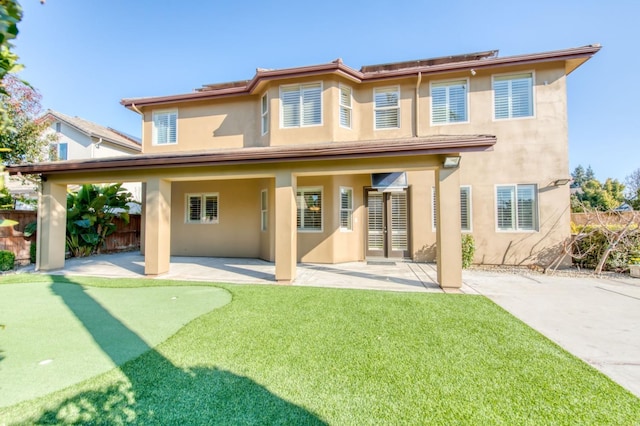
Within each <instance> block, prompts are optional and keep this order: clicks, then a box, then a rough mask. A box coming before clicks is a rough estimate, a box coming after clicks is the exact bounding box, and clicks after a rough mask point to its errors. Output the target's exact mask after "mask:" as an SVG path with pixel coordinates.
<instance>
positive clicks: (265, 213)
mask: <svg viewBox="0 0 640 426" xmlns="http://www.w3.org/2000/svg"><path fill="white" fill-rule="evenodd" d="M268 228H269V192H268V191H267V190H266V189H263V190H262V191H260V230H261V231H262V232H265V231H267V230H268Z"/></svg>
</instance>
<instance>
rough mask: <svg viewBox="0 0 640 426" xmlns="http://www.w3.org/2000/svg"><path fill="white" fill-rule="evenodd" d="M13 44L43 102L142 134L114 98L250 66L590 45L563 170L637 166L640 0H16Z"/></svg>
mask: <svg viewBox="0 0 640 426" xmlns="http://www.w3.org/2000/svg"><path fill="white" fill-rule="evenodd" d="M21 4H22V6H23V9H24V19H23V21H22V23H21V24H20V26H19V29H20V34H19V36H18V39H17V41H16V46H17V48H16V52H17V53H18V55H20V58H21V62H22V63H23V64H25V65H26V67H27V68H26V69H25V71H23V72H22V77H23V78H24V79H26V80H27V81H29V82H30V83H31V84H32V85H33V86H34V87H36V88H37V89H38V90H39V91H40V92H41V94H42V95H43V106H44V107H45V108H51V109H55V110H58V111H60V112H63V113H65V114H69V115H77V116H80V117H83V118H85V119H88V120H91V121H95V122H97V123H99V124H102V125H105V126H110V127H114V128H116V129H118V130H121V131H124V132H127V133H130V134H133V135H136V136H140V133H141V130H140V129H141V121H140V117H139V116H138V115H137V114H135V113H133V112H131V111H129V110H127V109H125V108H124V107H122V106H121V105H120V103H119V102H120V99H122V98H131V97H142V96H159V95H169V94H176V93H185V92H190V91H192V90H193V89H194V88H196V87H199V86H201V85H203V84H207V83H216V82H224V81H233V80H243V79H249V78H251V77H252V76H253V74H254V72H255V69H256V68H257V67H260V68H285V67H292V66H302V65H310V64H317V63H325V62H329V61H331V60H334V59H336V58H339V57H340V58H342V59H343V61H344V62H345V63H346V64H347V65H349V66H351V67H353V68H359V67H360V66H362V65H366V64H376V63H385V62H394V61H402V60H410V59H421V58H428V57H434V56H445V55H453V54H459V53H467V52H477V51H484V50H491V49H499V50H500V56H508V55H516V54H522V53H534V52H544V51H549V50H558V49H563V48H568V47H578V46H583V45H587V44H592V43H600V44H602V45H603V49H602V50H601V51H600V52H599V53H598V54H597V55H596V56H595V57H593V58H592V59H591V60H590V61H588V62H587V63H586V64H584V65H583V66H582V67H580V68H578V69H577V70H576V71H575V72H574V73H572V74H571V75H570V76H569V79H568V96H569V141H570V158H571V169H573V168H574V167H575V166H577V165H578V164H582V165H584V166H585V167H586V166H587V165H589V164H590V165H591V166H592V167H593V169H594V171H595V173H596V177H597V178H599V179H605V178H607V177H613V178H617V179H620V180H623V179H624V177H625V176H627V175H629V174H630V173H631V172H632V171H633V170H635V169H637V168H640V138H639V137H638V134H639V133H640V132H638V130H637V128H636V127H635V126H632V124H635V123H636V120H638V115H637V114H638V111H639V108H638V106H637V104H636V102H638V101H639V100H640V84H639V83H638V78H637V76H635V73H636V72H638V70H639V69H640V60H639V59H638V58H639V57H640V56H639V55H638V53H637V52H636V50H635V47H636V46H637V44H638V42H640V23H639V22H638V17H639V16H640V1H636V0H627V1H625V0H617V1H616V0H613V1H608V2H604V1H590V0H585V1H558V0H554V1H547V0H538V1H535V2H531V1H526V2H525V1H517V0H510V1H493V0H485V1H450V2H431V1H405V0H394V1H389V0H386V1H378V0H372V1H367V2H348V1H344V0H343V1H335V0H325V1H322V2H314V1H309V2H301V1H297V2H293V1H280V0H276V1H260V2H254V1H243V0H235V1H213V0H210V1H205V0H200V1H195V0H191V1H182V2H178V1H165V0H102V1H93V0H91V1H86V0H83V1H81V0H75V1H73V0H47V2H46V4H45V5H41V4H40V2H39V1H38V0H21Z"/></svg>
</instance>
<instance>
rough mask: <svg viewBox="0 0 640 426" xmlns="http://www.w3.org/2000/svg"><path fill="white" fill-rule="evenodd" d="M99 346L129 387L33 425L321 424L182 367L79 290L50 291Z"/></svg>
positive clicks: (223, 377)
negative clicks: (149, 345) (59, 298)
mask: <svg viewBox="0 0 640 426" xmlns="http://www.w3.org/2000/svg"><path fill="white" fill-rule="evenodd" d="M52 290H53V292H54V293H55V294H57V295H58V296H60V297H61V298H62V299H63V300H64V302H65V303H66V304H67V306H68V307H69V308H70V309H71V311H72V312H73V313H74V314H75V315H76V316H77V317H78V319H79V320H80V321H81V322H82V323H83V324H84V326H85V328H86V329H87V330H88V331H89V332H90V333H91V335H92V336H93V339H94V340H95V341H96V343H97V344H98V345H99V346H100V347H101V348H102V350H103V351H104V352H105V353H106V354H107V355H108V356H109V357H111V359H112V360H113V361H114V362H115V363H117V364H118V365H120V364H121V361H123V360H126V357H127V356H129V355H130V354H131V353H132V352H135V351H138V350H140V349H142V348H146V351H145V353H144V354H143V355H142V356H140V357H138V358H136V359H134V360H132V361H129V362H126V363H125V364H124V365H122V366H121V367H120V370H121V371H122V373H123V374H124V375H125V376H126V380H122V381H120V382H118V383H114V384H112V385H110V386H108V387H105V388H100V389H96V390H88V391H84V392H81V393H79V394H77V395H74V396H72V397H70V398H68V399H66V400H65V401H63V402H61V403H60V404H58V405H57V406H56V407H55V408H53V409H49V410H47V411H45V412H44V413H42V415H41V416H40V417H39V418H37V419H32V420H31V422H33V423H35V424H59V423H66V424H68V423H96V424H122V423H137V424H152V423H153V424H284V423H286V424H311V425H313V424H317V425H323V424H325V422H323V421H322V420H321V419H319V418H318V417H316V416H315V415H314V414H313V413H310V412H309V411H307V410H305V409H304V408H302V407H299V406H297V405H295V404H292V403H290V402H288V401H285V400H283V399H282V398H280V397H278V396H277V395H274V394H273V393H271V392H270V391H268V390H267V389H266V388H264V387H263V386H261V385H259V384H258V383H256V382H254V381H253V380H251V379H249V378H247V377H243V376H239V375H236V374H234V373H232V372H229V371H225V370H221V369H217V368H210V367H200V366H195V367H193V368H188V369H182V368H178V367H176V366H175V365H174V364H172V363H171V362H170V361H169V360H168V359H166V358H165V357H164V356H162V355H161V354H160V353H159V352H157V351H156V350H154V349H152V348H149V347H148V346H147V345H146V343H145V342H144V341H143V340H142V339H141V338H140V337H139V336H137V335H136V334H135V333H134V332H132V331H131V330H129V329H128V328H127V327H126V326H125V325H124V324H122V323H121V322H120V321H119V320H118V319H117V318H115V317H113V316H112V315H111V314H110V313H109V312H108V311H107V310H106V309H105V308H103V307H102V306H101V305H100V304H99V303H97V302H96V301H95V300H94V299H92V298H91V296H89V295H88V294H87V293H86V292H85V291H84V289H83V288H82V287H81V286H79V285H75V284H60V283H56V284H53V285H52Z"/></svg>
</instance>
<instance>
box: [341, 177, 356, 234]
mask: <svg viewBox="0 0 640 426" xmlns="http://www.w3.org/2000/svg"><path fill="white" fill-rule="evenodd" d="M342 191H349V194H350V196H349V202H350V204H351V206H350V207H344V206H343V205H342ZM338 206H339V207H340V215H339V217H338V220H339V221H340V232H351V231H353V188H352V187H349V186H341V187H340V192H339V193H338ZM343 213H347V217H348V218H349V219H348V221H349V223H348V225H347V226H342V214H343Z"/></svg>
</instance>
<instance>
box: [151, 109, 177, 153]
mask: <svg viewBox="0 0 640 426" xmlns="http://www.w3.org/2000/svg"><path fill="white" fill-rule="evenodd" d="M177 127H178V111H161V112H154V113H153V131H152V143H153V144H154V145H169V144H174V143H177V142H178V128H177Z"/></svg>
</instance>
